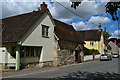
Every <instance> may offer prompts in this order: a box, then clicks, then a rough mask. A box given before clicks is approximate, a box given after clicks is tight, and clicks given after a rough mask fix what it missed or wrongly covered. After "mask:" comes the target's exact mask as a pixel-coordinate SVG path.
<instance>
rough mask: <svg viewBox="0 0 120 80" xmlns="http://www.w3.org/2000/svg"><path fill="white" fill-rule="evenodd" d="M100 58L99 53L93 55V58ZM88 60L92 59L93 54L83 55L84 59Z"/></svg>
mask: <svg viewBox="0 0 120 80" xmlns="http://www.w3.org/2000/svg"><path fill="white" fill-rule="evenodd" d="M99 58H100V54H98V55H95V59H99ZM90 60H94V58H93V55H85V56H84V61H90Z"/></svg>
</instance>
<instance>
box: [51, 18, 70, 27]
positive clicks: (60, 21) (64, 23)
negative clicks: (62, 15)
mask: <svg viewBox="0 0 120 80" xmlns="http://www.w3.org/2000/svg"><path fill="white" fill-rule="evenodd" d="M53 20H57V19H55V18H53ZM57 21H59V22H62V23H64V24H66V25H69V26H72V25H70V24H67V23H65V22H63V21H60V20H57Z"/></svg>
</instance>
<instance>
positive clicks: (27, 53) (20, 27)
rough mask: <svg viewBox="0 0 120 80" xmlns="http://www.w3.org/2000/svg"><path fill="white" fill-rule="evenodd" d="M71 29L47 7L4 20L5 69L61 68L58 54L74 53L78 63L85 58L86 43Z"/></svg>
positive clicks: (3, 46) (3, 59) (1, 53)
mask: <svg viewBox="0 0 120 80" xmlns="http://www.w3.org/2000/svg"><path fill="white" fill-rule="evenodd" d="M77 36H78V35H77V34H76V31H75V30H74V29H73V27H72V26H71V25H68V24H65V23H63V22H61V21H58V20H56V19H53V18H52V16H51V14H50V12H49V10H48V8H47V4H45V3H44V2H43V4H41V9H39V10H38V11H33V12H30V13H25V14H21V15H17V16H12V17H8V18H4V19H2V47H0V55H1V58H0V59H1V60H0V65H1V67H2V68H9V67H11V66H13V67H15V69H16V70H19V69H20V66H26V65H30V64H37V65H38V66H40V67H43V66H46V65H49V66H53V65H56V66H57V65H58V64H59V63H58V62H60V61H59V58H58V55H59V54H58V53H59V52H60V53H64V51H65V50H66V51H65V52H68V53H73V55H74V57H75V61H77V62H80V60H78V59H79V58H80V56H79V55H80V54H81V53H82V54H81V55H83V51H82V48H83V44H84V42H83V41H82V40H80V39H78V37H77Z"/></svg>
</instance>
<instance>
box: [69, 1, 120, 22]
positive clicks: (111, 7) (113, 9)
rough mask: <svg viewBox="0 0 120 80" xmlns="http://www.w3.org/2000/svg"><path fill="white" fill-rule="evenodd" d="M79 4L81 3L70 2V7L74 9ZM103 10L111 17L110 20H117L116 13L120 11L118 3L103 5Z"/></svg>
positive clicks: (119, 3)
mask: <svg viewBox="0 0 120 80" xmlns="http://www.w3.org/2000/svg"><path fill="white" fill-rule="evenodd" d="M80 4H81V2H72V5H71V7H72V8H74V9H76V8H77V7H78V6H79V5H80ZM105 8H106V13H109V14H110V15H111V16H112V19H113V20H114V21H116V20H117V21H118V20H119V18H118V16H117V11H118V10H119V9H120V1H119V2H108V3H107V4H106V5H105Z"/></svg>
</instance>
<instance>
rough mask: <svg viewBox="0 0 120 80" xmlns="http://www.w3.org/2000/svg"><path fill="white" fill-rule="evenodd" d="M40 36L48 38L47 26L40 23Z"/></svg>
mask: <svg viewBox="0 0 120 80" xmlns="http://www.w3.org/2000/svg"><path fill="white" fill-rule="evenodd" d="M42 37H45V38H49V26H46V25H42Z"/></svg>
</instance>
